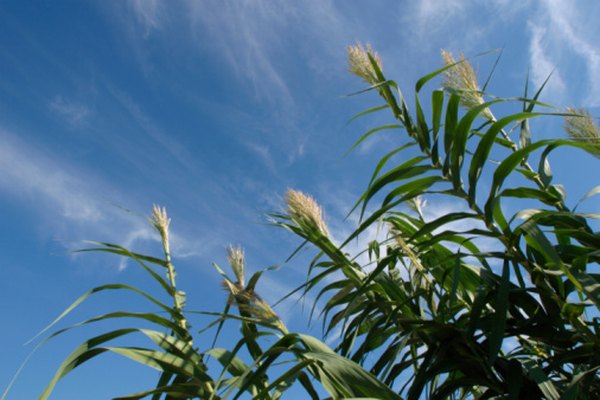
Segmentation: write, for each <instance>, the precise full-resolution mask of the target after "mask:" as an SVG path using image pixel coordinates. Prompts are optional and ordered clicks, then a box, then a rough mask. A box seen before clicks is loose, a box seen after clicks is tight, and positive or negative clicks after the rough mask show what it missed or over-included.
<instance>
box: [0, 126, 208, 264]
mask: <svg viewBox="0 0 600 400" xmlns="http://www.w3.org/2000/svg"><path fill="white" fill-rule="evenodd" d="M0 143H1V145H0V170H1V171H3V172H2V174H0V193H3V194H4V195H5V196H9V197H13V198H15V199H17V200H18V201H21V202H25V203H26V205H27V207H29V208H30V209H31V212H33V213H34V215H35V216H36V218H37V224H36V225H37V228H38V229H40V230H43V232H44V234H43V237H44V239H50V238H54V239H56V238H60V240H61V241H62V240H66V242H64V243H63V244H64V245H65V246H67V247H70V246H71V242H72V241H73V240H84V239H91V240H99V241H110V242H112V243H118V244H120V245H123V246H125V247H129V248H132V247H134V246H138V247H139V246H142V247H143V248H146V247H147V246H146V245H145V243H146V244H149V243H154V242H158V236H157V234H156V232H154V230H153V229H152V227H151V226H150V224H149V223H148V221H147V220H146V219H145V218H144V217H142V216H140V215H136V214H135V213H132V212H128V211H126V210H124V209H122V208H120V207H118V206H116V205H115V204H117V203H121V204H126V205H127V206H129V207H131V208H134V209H135V208H139V205H136V204H137V203H136V201H135V200H134V198H135V196H133V194H131V193H127V194H124V193H122V192H121V191H120V190H119V189H117V188H115V187H114V186H113V185H111V184H110V183H106V182H105V181H104V180H103V179H102V178H101V177H98V176H96V175H94V174H91V173H89V172H86V171H84V170H81V169H80V167H79V166H77V165H72V164H69V163H65V162H61V161H60V158H59V157H58V156H57V155H55V154H48V153H47V151H43V150H42V149H41V148H38V147H36V146H34V145H30V144H28V143H26V142H24V141H23V140H20V139H19V138H18V136H17V135H16V134H15V133H13V132H9V131H7V130H4V129H2V128H0ZM141 211H142V212H143V211H144V210H141ZM148 211H149V210H148ZM182 225H185V224H182ZM171 238H172V251H173V255H174V256H175V257H177V258H180V259H181V258H188V257H197V256H205V255H207V254H209V253H210V251H212V250H213V248H214V246H215V245H216V242H217V241H218V238H217V235H212V234H211V235H207V236H206V237H204V236H202V235H200V236H199V237H198V238H197V239H194V238H192V237H189V236H188V235H187V234H185V230H175V231H174V232H173V233H172V235H171ZM125 266H126V261H125V260H121V261H119V262H118V268H119V269H123V268H124V267H125Z"/></svg>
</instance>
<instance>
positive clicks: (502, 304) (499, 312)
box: [488, 260, 510, 366]
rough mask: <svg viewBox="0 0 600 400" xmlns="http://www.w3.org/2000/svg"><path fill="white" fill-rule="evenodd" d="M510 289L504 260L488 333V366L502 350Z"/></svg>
mask: <svg viewBox="0 0 600 400" xmlns="http://www.w3.org/2000/svg"><path fill="white" fill-rule="evenodd" d="M509 287H510V267H509V261H508V260H504V266H503V267H502V278H501V279H500V286H499V287H498V293H497V295H496V303H495V304H494V309H495V310H496V313H495V316H494V320H493V322H492V330H491V332H490V337H489V343H488V349H489V352H488V357H489V358H488V359H489V365H490V366H491V365H494V363H495V362H496V358H497V357H498V352H499V351H500V349H501V348H502V342H503V341H504V334H505V332H506V317H507V313H508V306H509V300H508V290H509Z"/></svg>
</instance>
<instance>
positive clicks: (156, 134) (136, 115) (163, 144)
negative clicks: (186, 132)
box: [107, 85, 193, 167]
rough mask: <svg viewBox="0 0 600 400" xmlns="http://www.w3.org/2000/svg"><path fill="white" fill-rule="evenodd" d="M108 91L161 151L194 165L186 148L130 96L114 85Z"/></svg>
mask: <svg viewBox="0 0 600 400" xmlns="http://www.w3.org/2000/svg"><path fill="white" fill-rule="evenodd" d="M107 89H108V91H109V92H110V94H111V95H112V96H113V97H114V99H115V100H117V102H118V104H120V105H121V106H122V107H123V109H124V110H125V111H126V112H127V114H128V115H129V116H130V117H131V119H132V120H133V121H134V122H135V123H136V124H137V125H138V126H139V127H140V128H141V129H142V131H143V132H144V133H145V134H147V135H148V136H149V137H150V138H151V139H152V140H154V141H155V142H156V143H157V144H158V145H159V146H160V149H161V151H163V150H164V151H165V152H166V153H168V154H170V155H171V156H173V158H174V159H175V160H177V161H178V162H180V163H182V164H183V165H185V166H187V167H190V166H191V164H193V162H192V161H191V156H190V154H189V152H188V151H187V150H186V149H185V147H183V146H182V145H181V144H180V143H179V142H177V140H175V139H173V138H172V137H171V136H169V135H168V134H167V133H165V132H164V131H163V129H162V128H161V127H160V126H159V124H158V123H157V122H156V121H155V120H154V119H153V118H152V117H151V116H150V115H149V114H148V113H147V112H145V111H144V109H143V108H142V107H141V106H140V105H139V104H138V102H136V101H135V100H134V99H133V98H132V97H131V96H130V95H129V94H127V93H126V92H124V91H122V90H120V89H118V88H116V87H114V86H112V85H107Z"/></svg>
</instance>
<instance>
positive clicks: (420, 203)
mask: <svg viewBox="0 0 600 400" xmlns="http://www.w3.org/2000/svg"><path fill="white" fill-rule="evenodd" d="M348 54H349V69H350V71H351V72H352V73H354V74H355V75H357V76H359V77H360V78H362V79H363V80H364V81H365V82H366V87H365V90H364V91H363V92H366V93H365V94H364V95H371V96H372V95H373V94H376V95H378V96H376V98H379V99H381V101H382V102H381V104H380V105H379V106H376V107H374V108H371V109H368V110H365V111H364V112H362V113H360V114H359V115H357V116H356V118H369V117H371V116H372V114H374V113H377V115H378V116H381V114H382V113H388V114H389V123H387V124H385V125H382V126H380V127H377V128H375V129H372V130H370V131H368V132H366V133H365V134H364V135H363V136H362V137H361V138H360V139H359V140H358V142H357V144H356V145H358V144H359V143H361V142H362V141H363V140H366V139H368V138H369V137H370V136H372V135H374V134H377V133H378V132H380V131H383V130H388V129H394V130H395V131H394V132H395V134H396V135H397V139H396V140H397V143H398V147H397V148H395V149H393V150H392V151H390V152H389V153H388V154H385V155H383V157H382V158H381V160H380V161H379V163H378V164H377V165H376V167H375V170H374V172H373V175H372V179H371V180H370V182H365V187H366V190H365V191H364V193H363V194H362V196H361V197H360V198H359V199H358V201H357V203H356V206H355V209H354V210H353V212H355V213H357V214H358V215H360V223H359V225H358V227H357V228H356V230H355V231H354V232H353V233H352V234H351V235H350V236H349V237H348V238H346V240H345V242H344V243H342V244H341V245H339V244H338V245H336V244H335V243H334V241H333V240H332V238H331V237H330V234H329V232H328V228H327V225H326V223H325V221H324V220H323V215H322V210H321V208H320V206H319V205H318V203H317V202H316V201H315V199H313V198H312V197H311V196H309V195H306V194H304V193H302V192H299V191H295V190H290V191H289V192H288V193H287V196H286V202H287V205H286V207H285V211H282V212H279V213H274V214H272V215H271V216H270V218H271V222H272V223H273V224H274V225H276V226H277V227H281V228H284V229H286V230H288V231H289V232H291V234H293V235H295V236H297V237H298V239H299V241H298V243H299V245H301V246H312V247H313V248H314V250H315V257H314V259H313V260H312V262H310V263H309V265H306V270H307V272H308V275H307V276H308V278H307V280H306V281H304V282H297V283H296V284H297V290H296V291H295V292H294V293H290V296H292V294H294V295H297V294H302V295H306V296H307V297H306V298H311V299H316V302H317V304H319V307H320V309H322V313H321V314H319V315H318V316H316V314H315V317H314V318H318V319H319V322H320V323H322V326H323V336H322V337H321V338H316V337H313V336H309V335H306V334H302V333H300V332H290V331H289V330H288V328H287V327H286V326H285V324H284V323H283V322H282V321H281V319H280V318H279V317H278V316H277V314H276V312H275V311H274V310H273V308H272V305H270V304H268V303H267V302H266V301H265V300H263V299H261V298H260V297H259V296H258V294H257V293H259V292H260V277H261V275H262V273H263V272H258V273H255V274H254V275H252V276H250V277H247V276H245V271H244V269H245V265H244V262H245V261H244V252H243V250H242V249H241V248H238V247H231V248H229V249H228V260H229V263H230V264H231V270H232V273H231V274H227V273H226V272H225V271H224V270H223V269H222V268H220V267H219V266H217V265H215V268H216V271H217V273H219V274H221V275H222V279H223V285H224V287H225V289H226V291H227V295H226V296H224V300H226V302H225V304H224V308H223V309H221V310H216V311H214V310H213V311H207V312H203V313H202V315H203V316H204V317H206V316H209V317H210V318H211V321H212V322H211V323H210V324H209V325H208V326H207V327H206V328H205V329H203V330H202V331H200V332H198V330H197V329H195V330H192V329H191V328H190V325H189V323H188V319H193V318H194V317H197V316H198V315H197V313H198V312H195V311H186V309H185V293H184V292H183V291H181V290H179V288H178V287H176V279H175V267H174V265H173V263H172V260H171V255H170V249H169V222H170V220H169V218H168V217H167V215H166V211H165V210H164V209H161V208H159V207H155V209H154V211H153V213H152V216H151V217H150V222H151V223H152V224H153V225H154V227H155V228H156V230H157V231H158V233H159V234H160V236H161V238H162V247H163V250H164V257H163V258H156V257H151V256H147V255H143V254H138V253H135V252H133V251H130V250H128V249H126V248H124V247H121V246H118V245H114V244H108V243H96V244H95V245H93V246H92V248H89V249H86V250H85V251H94V252H98V251H99V252H108V253H114V254H115V255H118V256H121V257H128V258H129V259H131V260H133V261H135V263H136V265H138V266H139V268H141V269H143V270H144V271H145V272H146V273H147V274H148V275H149V276H151V277H152V278H153V280H154V281H155V283H156V287H155V289H153V290H151V291H150V292H147V291H143V290H141V289H139V288H137V287H136V286H133V285H125V284H108V285H104V286H100V287H96V288H94V289H92V290H91V291H89V292H87V293H86V294H84V295H83V296H82V297H80V298H79V299H77V300H76V301H75V302H74V303H73V304H72V305H71V306H70V307H68V308H67V309H66V310H65V311H64V312H63V313H62V314H61V315H60V316H59V317H58V318H57V319H56V320H55V321H54V322H53V323H52V324H51V325H50V326H49V327H48V328H46V329H45V330H44V331H43V334H42V336H44V335H48V336H46V339H42V343H45V342H46V341H47V340H49V339H51V338H53V337H55V336H57V335H63V334H65V333H66V331H68V330H70V329H73V327H71V328H63V329H61V330H56V331H54V330H55V329H58V328H56V326H57V325H56V323H57V322H59V321H60V320H62V319H63V318H64V317H65V316H66V315H67V314H69V312H71V311H72V310H73V309H74V308H76V307H78V306H80V305H81V303H82V302H84V300H86V299H87V298H88V297H89V296H92V295H95V294H97V293H100V292H104V291H120V292H126V293H129V295H130V296H138V297H141V298H143V299H145V300H146V301H147V304H148V310H149V311H148V312H143V313H140V312H128V311H115V312H112V313H108V314H105V315H102V316H98V317H94V318H92V319H89V320H87V321H82V322H79V323H78V324H76V325H74V328H76V327H77V326H80V325H84V324H94V323H96V322H98V321H104V320H111V319H119V320H122V319H123V318H125V319H126V320H127V321H128V326H130V327H127V328H121V329H116V330H111V331H107V332H99V333H98V335H97V336H94V337H91V338H89V339H88V340H87V341H85V342H84V343H81V344H80V345H79V346H77V347H76V348H75V350H73V352H72V353H71V354H69V355H68V356H67V357H66V359H65V360H64V361H63V362H62V364H61V365H60V366H59V367H58V370H57V371H56V374H55V376H54V378H53V379H52V380H51V382H49V384H48V386H47V387H46V389H45V390H44V391H43V393H42V394H41V396H40V398H41V399H46V398H49V397H51V394H52V392H53V389H54V388H55V386H56V385H57V384H59V382H60V380H61V379H62V378H63V377H65V375H67V374H69V373H70V372H71V371H72V370H74V369H75V368H82V367H85V365H87V364H88V363H89V362H93V361H94V359H95V358H96V357H97V356H100V355H102V354H103V353H107V352H108V353H116V354H118V355H121V356H123V357H126V358H129V359H131V360H133V361H134V362H137V363H141V364H143V365H145V366H147V367H149V368H152V369H155V370H157V371H159V375H157V376H158V379H157V381H156V382H154V383H148V385H147V387H145V388H141V389H143V390H142V391H140V392H138V393H133V394H124V395H123V396H122V397H119V399H141V398H149V399H192V398H200V399H214V400H220V399H237V398H256V399H267V400H276V399H279V398H285V397H286V392H287V394H288V396H291V397H294V398H298V393H299V392H301V393H303V395H302V396H303V398H307V399H308V398H311V399H320V398H333V399H350V398H372V399H409V400H414V399H422V398H426V399H448V398H451V399H463V398H464V399H494V398H496V399H499V398H502V399H505V398H511V399H543V398H544V399H554V400H558V399H598V398H600V378H599V375H598V370H599V368H600V319H599V316H600V314H599V313H598V307H599V306H600V274H599V270H598V262H599V261H600V235H599V234H598V233H597V232H594V230H593V229H592V225H593V220H594V219H598V218H599V217H600V215H598V214H592V213H587V212H585V211H579V209H580V208H585V206H586V204H589V202H587V203H583V204H580V203H581V201H580V202H578V203H577V204H574V205H573V204H571V205H570V204H568V203H567V202H566V194H565V190H564V189H563V187H562V186H561V185H557V184H553V177H552V171H551V167H550V163H549V156H550V155H551V153H552V154H554V151H555V150H558V149H559V148H562V147H565V146H568V147H572V148H575V149H576V150H577V151H582V152H588V153H591V154H593V155H598V154H600V147H599V146H600V145H599V142H598V139H599V138H600V134H599V133H600V130H599V129H598V127H597V125H596V124H595V123H594V121H593V120H592V118H591V116H590V114H589V113H587V112H586V111H585V110H582V109H575V108H569V109H565V110H562V111H560V110H557V109H556V108H553V107H550V106H548V105H546V104H543V103H541V102H540V101H539V100H538V98H539V96H540V93H541V91H542V89H543V87H542V88H540V89H539V90H537V91H536V92H533V93H529V92H528V88H527V86H526V87H525V91H524V93H522V94H521V95H519V96H517V97H515V98H510V99H506V98H497V97H492V96H488V95H487V94H485V89H486V85H484V86H483V88H480V87H479V84H478V83H477V80H476V78H475V74H474V72H473V69H472V67H471V65H470V64H469V62H468V60H465V59H464V57H461V58H460V59H458V60H456V59H454V58H453V57H452V55H451V54H449V53H447V52H443V54H442V57H443V60H444V66H443V67H442V68H441V69H438V70H436V71H434V72H432V73H430V74H428V75H426V76H424V77H423V78H421V79H420V80H419V81H418V82H417V83H416V85H415V87H414V90H413V91H412V92H411V93H410V97H405V96H404V94H403V92H401V90H400V88H399V87H398V85H397V84H396V82H394V81H393V80H389V79H388V78H387V77H386V76H385V75H384V73H383V68H382V63H381V60H380V58H379V56H378V55H377V54H376V53H375V52H374V51H373V50H372V49H371V48H370V46H367V47H363V46H361V45H357V46H352V47H349V49H348ZM436 82H437V83H436ZM439 82H442V83H441V88H440V89H434V90H431V91H427V92H425V91H424V90H423V89H424V88H425V87H426V86H427V87H429V86H434V85H436V84H437V85H439ZM438 87H440V86H438ZM361 93H362V92H361ZM361 95H363V94H361ZM510 107H513V108H514V110H515V111H514V112H513V113H508V114H507V115H502V116H500V117H498V118H497V117H496V116H495V115H494V108H496V109H498V108H501V109H502V110H506V109H510ZM533 118H538V119H539V118H549V119H560V120H561V122H560V123H563V124H564V127H565V130H566V132H567V135H565V136H564V138H558V139H547V140H539V141H534V140H533V138H534V137H535V135H533V134H531V132H530V123H529V121H530V120H531V119H533ZM559 154H560V152H557V155H555V156H556V157H559ZM590 189H591V191H590V192H589V193H588V195H587V196H585V198H584V199H582V200H587V198H588V197H591V196H593V195H594V194H596V193H598V192H600V187H597V188H590ZM427 198H435V199H439V200H441V201H445V202H446V204H447V203H448V202H450V203H451V204H455V205H456V210H455V211H453V212H449V213H446V214H444V215H442V216H439V217H436V218H428V219H427V218H425V216H424V215H425V214H426V213H425V212H424V206H425V205H424V203H425V199H427ZM523 202H526V204H527V205H528V206H531V207H529V208H527V209H517V211H516V212H507V211H506V210H508V209H511V208H512V209H515V208H516V207H515V206H516V205H518V204H523ZM509 206H510V207H509ZM375 226H379V227H381V228H382V229H385V230H386V232H387V236H385V237H384V238H382V239H380V240H378V241H373V242H370V243H368V244H366V245H365V248H364V254H363V257H358V258H356V257H353V256H351V255H349V254H347V252H346V251H345V245H346V244H348V243H350V242H356V239H357V238H360V237H362V236H360V235H361V234H364V233H365V231H366V230H367V229H369V228H373V227H375ZM365 259H367V260H368V261H367V262H366V265H361V264H360V263H359V262H358V261H357V260H365ZM225 297H228V298H227V299H225ZM140 325H141V326H144V328H139V327H136V326H140ZM224 326H227V327H228V329H229V330H231V326H236V327H237V329H238V330H239V335H238V338H237V342H231V343H227V345H226V346H225V347H219V345H222V341H221V340H219V338H220V336H222V335H221V334H222V332H223V327H224ZM51 332H53V333H51ZM332 333H335V334H336V335H339V339H338V340H337V341H335V340H334V341H333V342H335V344H334V345H332V346H331V347H330V346H328V345H327V344H325V341H326V338H327V335H328V334H332ZM134 334H135V335H138V336H139V335H140V334H141V336H142V337H143V338H144V337H145V339H147V340H140V341H139V346H135V347H122V346H118V345H115V342H116V341H118V340H119V339H121V338H123V337H128V336H130V335H134ZM211 343H212V345H211ZM140 385H142V384H140ZM290 388H294V389H293V391H288V390H289V389H290ZM85 397H86V396H85V394H82V398H85ZM288 398H290V397H288Z"/></svg>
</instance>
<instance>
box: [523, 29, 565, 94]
mask: <svg viewBox="0 0 600 400" xmlns="http://www.w3.org/2000/svg"><path fill="white" fill-rule="evenodd" d="M529 31H530V32H531V39H530V41H529V64H530V65H531V79H532V80H533V83H534V84H535V85H536V86H537V87H540V86H541V85H542V84H543V83H544V81H545V80H546V79H547V78H548V77H549V76H550V74H552V77H551V78H550V81H548V84H547V86H546V89H545V90H546V92H545V94H546V95H550V96H554V97H558V96H560V95H562V94H563V93H564V91H565V82H564V80H563V78H562V76H561V73H560V70H559V68H558V66H557V65H555V64H554V62H553V61H552V60H551V58H550V55H549V54H548V53H547V51H546V45H545V40H544V39H546V34H547V30H546V28H544V27H542V26H538V25H535V24H532V23H529ZM549 92H550V93H549Z"/></svg>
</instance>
